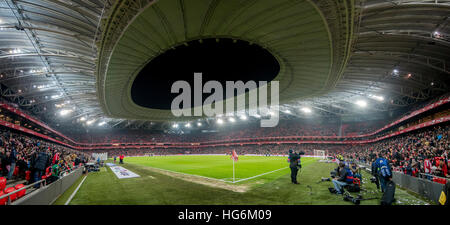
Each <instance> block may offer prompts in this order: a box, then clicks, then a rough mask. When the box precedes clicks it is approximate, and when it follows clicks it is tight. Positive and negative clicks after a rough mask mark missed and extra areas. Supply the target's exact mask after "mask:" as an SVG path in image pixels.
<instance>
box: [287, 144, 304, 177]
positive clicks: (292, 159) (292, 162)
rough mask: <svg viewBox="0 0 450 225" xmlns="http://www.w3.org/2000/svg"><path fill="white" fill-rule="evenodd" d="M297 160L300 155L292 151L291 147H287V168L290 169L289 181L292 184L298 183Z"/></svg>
mask: <svg viewBox="0 0 450 225" xmlns="http://www.w3.org/2000/svg"><path fill="white" fill-rule="evenodd" d="M299 161H300V155H299V154H297V153H295V152H294V151H292V149H289V168H290V169H291V182H292V183H293V184H298V182H297V173H298V170H299V167H300V168H301V165H300V163H299Z"/></svg>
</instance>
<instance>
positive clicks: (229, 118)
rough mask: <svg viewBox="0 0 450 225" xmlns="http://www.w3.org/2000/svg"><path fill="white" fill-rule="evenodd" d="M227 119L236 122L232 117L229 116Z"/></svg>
mask: <svg viewBox="0 0 450 225" xmlns="http://www.w3.org/2000/svg"><path fill="white" fill-rule="evenodd" d="M228 120H229V121H230V122H232V123H234V122H236V120H235V119H234V117H230V118H229V119H228Z"/></svg>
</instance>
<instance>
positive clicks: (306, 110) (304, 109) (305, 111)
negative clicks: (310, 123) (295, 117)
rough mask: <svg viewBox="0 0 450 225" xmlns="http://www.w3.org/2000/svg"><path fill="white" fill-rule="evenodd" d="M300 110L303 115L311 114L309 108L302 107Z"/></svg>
mask: <svg viewBox="0 0 450 225" xmlns="http://www.w3.org/2000/svg"><path fill="white" fill-rule="evenodd" d="M301 110H302V111H303V112H304V113H311V112H312V110H311V109H310V108H308V107H303V108H302V109H301Z"/></svg>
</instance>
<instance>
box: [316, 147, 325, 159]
mask: <svg viewBox="0 0 450 225" xmlns="http://www.w3.org/2000/svg"><path fill="white" fill-rule="evenodd" d="M314 157H316V158H321V159H326V158H327V155H326V152H325V150H317V149H314Z"/></svg>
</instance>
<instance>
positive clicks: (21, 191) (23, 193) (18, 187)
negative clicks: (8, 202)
mask: <svg viewBox="0 0 450 225" xmlns="http://www.w3.org/2000/svg"><path fill="white" fill-rule="evenodd" d="M23 187H25V185H23V184H18V185H16V186H15V187H14V188H15V189H16V190H19V189H21V188H23ZM26 192H27V189H23V190H20V191H19V192H17V198H21V197H23V196H24V195H25V193H26Z"/></svg>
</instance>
